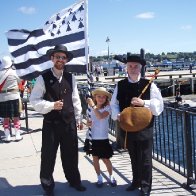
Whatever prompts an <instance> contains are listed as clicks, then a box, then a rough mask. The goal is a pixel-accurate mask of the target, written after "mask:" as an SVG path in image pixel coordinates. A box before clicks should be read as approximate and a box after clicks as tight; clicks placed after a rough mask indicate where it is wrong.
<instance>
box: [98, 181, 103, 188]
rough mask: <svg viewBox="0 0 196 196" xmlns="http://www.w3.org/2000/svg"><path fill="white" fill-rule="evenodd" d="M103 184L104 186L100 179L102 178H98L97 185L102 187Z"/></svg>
mask: <svg viewBox="0 0 196 196" xmlns="http://www.w3.org/2000/svg"><path fill="white" fill-rule="evenodd" d="M102 186H103V182H102V181H100V180H98V181H97V182H96V187H98V188H101V187H102Z"/></svg>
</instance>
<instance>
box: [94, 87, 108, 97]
mask: <svg viewBox="0 0 196 196" xmlns="http://www.w3.org/2000/svg"><path fill="white" fill-rule="evenodd" d="M95 95H106V96H107V97H108V98H109V99H111V97H112V94H111V93H109V92H108V91H107V90H106V88H104V87H99V88H96V89H95V90H93V91H92V96H95Z"/></svg>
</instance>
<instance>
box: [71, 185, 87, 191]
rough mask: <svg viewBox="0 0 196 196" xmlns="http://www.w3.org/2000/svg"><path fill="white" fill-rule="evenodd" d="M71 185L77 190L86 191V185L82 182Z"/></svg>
mask: <svg viewBox="0 0 196 196" xmlns="http://www.w3.org/2000/svg"><path fill="white" fill-rule="evenodd" d="M70 186H71V187H73V188H74V189H76V190H77V191H81V192H82V191H86V187H84V186H83V185H82V184H78V185H70Z"/></svg>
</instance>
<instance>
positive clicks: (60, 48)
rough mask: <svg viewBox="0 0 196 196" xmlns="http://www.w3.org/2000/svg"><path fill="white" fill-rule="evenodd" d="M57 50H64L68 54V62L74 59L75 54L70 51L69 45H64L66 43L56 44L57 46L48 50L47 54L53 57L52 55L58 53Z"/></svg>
mask: <svg viewBox="0 0 196 196" xmlns="http://www.w3.org/2000/svg"><path fill="white" fill-rule="evenodd" d="M56 52H63V53H65V54H66V56H67V59H68V61H67V62H69V61H71V60H72V59H73V54H72V53H71V52H69V51H68V50H67V47H66V46H64V45H56V46H55V47H54V49H49V50H47V52H46V54H47V55H48V56H49V57H51V56H52V55H53V54H54V53H56Z"/></svg>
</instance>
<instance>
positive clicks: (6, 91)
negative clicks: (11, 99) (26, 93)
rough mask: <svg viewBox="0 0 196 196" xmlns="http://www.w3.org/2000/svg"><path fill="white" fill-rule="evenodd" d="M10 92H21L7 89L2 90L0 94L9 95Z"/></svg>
mask: <svg viewBox="0 0 196 196" xmlns="http://www.w3.org/2000/svg"><path fill="white" fill-rule="evenodd" d="M8 92H19V90H18V89H5V90H1V91H0V93H8Z"/></svg>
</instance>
